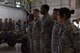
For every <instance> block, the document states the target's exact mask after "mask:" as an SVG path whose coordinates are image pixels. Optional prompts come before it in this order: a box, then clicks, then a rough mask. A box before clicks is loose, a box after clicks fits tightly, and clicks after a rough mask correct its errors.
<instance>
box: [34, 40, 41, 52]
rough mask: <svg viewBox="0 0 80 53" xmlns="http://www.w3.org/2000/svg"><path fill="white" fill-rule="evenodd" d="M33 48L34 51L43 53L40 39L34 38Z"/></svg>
mask: <svg viewBox="0 0 80 53" xmlns="http://www.w3.org/2000/svg"><path fill="white" fill-rule="evenodd" d="M33 50H34V51H33V52H34V53H41V50H40V40H33Z"/></svg>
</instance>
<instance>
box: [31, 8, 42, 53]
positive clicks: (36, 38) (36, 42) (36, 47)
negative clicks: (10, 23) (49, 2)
mask: <svg viewBox="0 0 80 53" xmlns="http://www.w3.org/2000/svg"><path fill="white" fill-rule="evenodd" d="M39 15H40V11H39V10H38V9H34V10H33V16H34V25H33V30H32V39H33V47H32V48H33V53H41V51H40V31H41V28H40V16H39Z"/></svg>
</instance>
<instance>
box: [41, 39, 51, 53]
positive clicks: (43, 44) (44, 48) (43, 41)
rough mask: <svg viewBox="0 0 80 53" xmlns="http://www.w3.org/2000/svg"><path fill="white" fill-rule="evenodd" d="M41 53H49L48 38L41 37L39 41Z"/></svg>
mask: <svg viewBox="0 0 80 53" xmlns="http://www.w3.org/2000/svg"><path fill="white" fill-rule="evenodd" d="M40 46H41V53H51V41H50V38H49V39H48V38H46V37H43V38H41V40H40Z"/></svg>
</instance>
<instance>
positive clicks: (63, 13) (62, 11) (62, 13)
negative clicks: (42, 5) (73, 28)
mask: <svg viewBox="0 0 80 53" xmlns="http://www.w3.org/2000/svg"><path fill="white" fill-rule="evenodd" d="M74 12H75V10H70V9H68V8H67V7H62V8H60V9H59V15H60V16H64V17H66V18H67V19H69V18H70V17H71V14H74Z"/></svg>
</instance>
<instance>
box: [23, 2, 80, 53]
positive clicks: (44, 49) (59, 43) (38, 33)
mask: <svg viewBox="0 0 80 53" xmlns="http://www.w3.org/2000/svg"><path fill="white" fill-rule="evenodd" d="M48 11H49V6H48V5H47V4H44V5H42V6H41V11H39V10H38V9H34V10H33V14H30V15H29V19H28V37H27V38H28V40H29V44H28V46H30V47H29V48H28V49H29V50H28V51H29V53H80V34H79V33H80V32H78V31H77V30H78V29H77V28H76V27H75V26H74V25H73V24H72V23H71V22H70V18H71V14H74V12H75V11H74V10H70V9H68V8H67V7H62V8H59V9H58V8H55V9H54V10H53V14H52V16H50V15H49V13H48ZM39 13H41V14H42V15H43V17H42V18H41V19H40V16H39ZM25 42H26V41H25ZM24 45H25V44H24ZM24 48H25V52H23V53H26V51H27V49H26V45H25V46H24ZM22 49H23V48H22ZM22 51H24V50H22Z"/></svg>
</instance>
